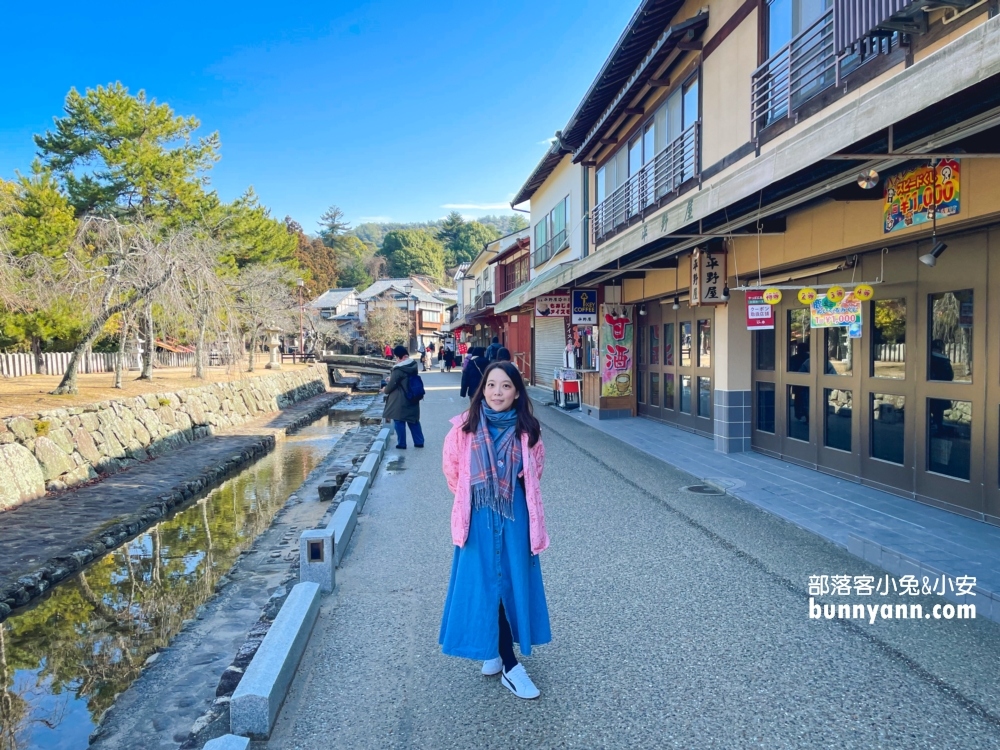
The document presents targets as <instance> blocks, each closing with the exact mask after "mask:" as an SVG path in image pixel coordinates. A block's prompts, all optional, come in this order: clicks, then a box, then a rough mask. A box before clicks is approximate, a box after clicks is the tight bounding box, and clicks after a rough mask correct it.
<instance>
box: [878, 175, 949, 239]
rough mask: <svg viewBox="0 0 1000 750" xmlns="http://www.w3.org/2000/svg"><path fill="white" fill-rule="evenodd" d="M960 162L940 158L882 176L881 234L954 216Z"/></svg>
mask: <svg viewBox="0 0 1000 750" xmlns="http://www.w3.org/2000/svg"><path fill="white" fill-rule="evenodd" d="M961 172H962V167H961V162H959V161H957V160H955V159H942V160H941V161H939V162H938V163H937V166H936V167H931V166H926V165H925V166H920V167H915V168H913V169H905V170H903V171H901V172H897V173H896V174H894V175H891V176H889V177H887V178H886V181H885V189H884V191H883V196H884V199H885V200H884V203H883V206H882V230H883V233H884V234H889V233H890V232H895V231H897V230H899V229H906V228H907V227H912V226H916V225H918V224H926V223H927V222H929V221H932V220H933V219H934V214H935V212H936V213H937V218H938V219H941V218H944V217H946V216H957V215H958V213H959V208H960V197H961V190H960V183H961Z"/></svg>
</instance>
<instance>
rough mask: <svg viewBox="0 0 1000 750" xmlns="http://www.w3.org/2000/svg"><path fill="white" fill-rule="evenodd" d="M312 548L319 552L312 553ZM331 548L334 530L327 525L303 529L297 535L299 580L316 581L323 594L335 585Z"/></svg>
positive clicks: (332, 548) (335, 562)
mask: <svg viewBox="0 0 1000 750" xmlns="http://www.w3.org/2000/svg"><path fill="white" fill-rule="evenodd" d="M314 550H315V552H318V553H319V554H318V555H316V554H313V551H314ZM333 550H334V532H333V530H331V529H330V528H329V527H327V528H325V529H306V530H305V531H303V532H302V534H301V535H300V536H299V580H300V581H311V582H312V583H316V584H318V585H319V588H320V590H321V591H322V592H323V593H324V594H329V593H331V592H332V591H333V590H334V588H336V586H337V573H336V566H337V558H336V557H335V556H334V552H333ZM317 558H318V559H317Z"/></svg>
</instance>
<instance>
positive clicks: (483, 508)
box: [439, 362, 552, 699]
mask: <svg viewBox="0 0 1000 750" xmlns="http://www.w3.org/2000/svg"><path fill="white" fill-rule="evenodd" d="M451 423H452V428H451V432H449V433H448V437H447V438H445V442H444V454H443V458H442V465H443V468H444V475H445V477H446V478H447V480H448V488H449V489H450V490H451V491H452V492H454V493H455V502H454V505H453V506H452V509H451V536H452V541H453V542H454V544H455V556H454V558H453V560H452V565H451V582H450V583H449V584H448V597H447V599H446V600H445V603H444V615H443V617H442V618H441V634H440V637H439V641H440V643H441V647H442V650H443V651H444V653H446V654H448V655H449V656H460V657H464V658H466V659H480V660H482V661H483V667H482V673H483V674H484V675H488V676H491V675H495V674H501V673H502V674H501V677H500V681H501V683H502V684H503V686H504V687H505V688H507V689H508V690H510V691H511V692H512V693H514V695H516V696H517V697H518V698H528V699H530V698H537V697H538V696H539V691H538V688H537V687H535V684H534V683H533V682H532V681H531V678H530V677H528V673H527V672H526V671H525V670H524V666H523V665H521V664H519V663H518V661H517V657H515V656H514V642H515V641H517V643H518V644H519V646H520V650H521V653H522V654H523V655H525V656H530V655H531V647H532V646H537V645H540V644H543V643H548V642H549V641H551V640H552V633H551V630H550V627H549V610H548V606H547V605H546V603H545V589H544V588H543V586H542V569H541V567H540V565H539V560H538V553H539V552H541V551H542V550H544V549H546V548H547V547H548V546H549V537H548V534H547V533H546V532H545V514H544V512H543V510H542V493H541V488H540V487H539V480H541V477H542V469H543V468H544V464H545V447H544V446H543V445H542V440H541V428H540V426H539V424H538V420H537V419H535V417H534V415H533V414H532V413H531V402H530V401H529V400H528V394H527V392H526V391H525V388H524V382H523V381H522V380H521V374H520V373H519V372H518V371H517V368H515V367H514V366H513V365H512V364H511V363H510V362H495V363H493V364H491V365H490V366H489V367H488V368H487V369H486V373H485V375H484V377H483V383H482V386H481V387H480V388H479V389H478V390H477V391H476V392H475V394H474V395H473V397H472V403H471V404H470V406H469V411H467V412H465V413H464V414H460V415H459V416H457V417H455V418H454V419H452V420H451Z"/></svg>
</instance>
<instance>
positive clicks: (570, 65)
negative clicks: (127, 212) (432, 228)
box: [0, 0, 638, 231]
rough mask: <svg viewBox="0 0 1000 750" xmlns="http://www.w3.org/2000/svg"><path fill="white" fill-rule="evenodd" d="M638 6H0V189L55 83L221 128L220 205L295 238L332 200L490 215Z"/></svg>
mask: <svg viewBox="0 0 1000 750" xmlns="http://www.w3.org/2000/svg"><path fill="white" fill-rule="evenodd" d="M637 1H638V0H625V1H624V2H607V0H512V1H511V2H509V3H477V2H469V0H463V1H460V2H427V3H421V2H412V1H409V2H404V1H403V0H385V1H383V2H369V3H364V2H356V1H355V0H350V1H339V2H338V1H335V2H332V3H331V2H310V1H308V0H290V1H286V2H278V3H275V2H270V3H259V4H254V3H235V2H230V1H228V0H227V1H225V2H212V1H211V0H209V1H207V2H205V1H203V2H200V3H193V2H185V1H181V2H178V3H174V4H172V5H171V6H170V11H169V12H160V11H157V10H155V9H154V7H155V6H159V5H161V4H159V3H148V4H146V3H130V4H119V5H117V6H115V7H114V8H113V9H112V8H111V6H108V7H107V9H104V10H97V8H98V6H95V5H93V4H87V3H79V2H73V3H69V2H65V1H64V0H57V2H55V3H53V4H49V5H46V6H45V8H44V11H43V13H44V17H42V16H40V15H39V12H40V10H41V6H39V5H37V4H33V3H30V2H26V3H6V5H7V7H6V8H5V10H4V16H5V18H4V26H5V28H6V30H7V34H5V35H4V36H5V38H4V46H5V49H4V53H5V56H6V58H7V59H8V60H18V61H22V62H23V64H24V65H23V67H20V69H19V70H18V71H16V73H15V71H14V70H12V69H10V68H9V67H8V70H7V76H6V77H5V80H4V89H5V90H4V93H3V100H4V105H3V107H2V108H0V176H2V177H5V178H10V177H12V176H13V174H14V170H16V169H17V170H21V171H26V170H27V168H28V166H29V165H30V163H31V159H32V156H33V154H34V144H33V142H32V140H31V136H32V134H34V133H38V132H42V131H44V130H45V129H47V128H50V127H51V124H52V118H53V117H54V116H56V115H59V114H60V113H61V108H62V104H63V101H64V99H65V96H66V93H67V92H68V91H69V89H70V87H71V86H75V87H76V88H77V89H79V90H81V91H82V90H83V89H85V88H88V87H90V88H92V87H94V86H96V85H98V84H107V83H109V82H112V81H121V82H122V83H123V84H125V85H126V86H128V87H129V89H130V90H131V91H132V92H136V91H138V90H139V89H145V90H146V92H147V94H148V95H149V96H151V97H155V98H156V99H157V100H158V101H161V102H167V103H168V104H170V105H171V106H172V107H173V109H174V111H175V112H177V113H178V114H184V115H195V116H196V117H198V118H199V119H200V120H201V123H202V129H203V130H204V131H205V132H206V133H208V132H211V131H213V130H218V131H219V133H220V136H221V141H222V159H221V161H220V162H219V163H218V164H217V165H216V166H215V168H214V169H213V170H212V175H211V178H212V185H213V187H214V188H215V189H216V190H218V191H219V194H220V195H221V196H222V198H223V199H224V200H231V199H232V198H234V197H236V196H237V195H238V194H239V193H240V192H242V191H243V190H244V189H245V188H246V187H247V186H248V185H253V186H254V188H255V189H256V190H257V192H258V193H259V194H260V196H261V198H262V200H263V201H264V202H265V203H266V204H267V205H268V206H270V207H271V209H272V211H273V213H274V215H275V216H276V217H278V218H282V217H284V216H285V215H286V214H289V215H291V216H293V217H294V218H296V219H297V220H298V221H300V222H301V223H302V224H303V226H304V227H305V228H306V230H307V231H314V230H315V229H316V220H317V219H318V217H319V215H320V214H321V213H322V212H323V210H324V209H325V208H326V207H327V206H328V205H330V204H332V203H336V204H338V205H339V206H341V208H343V210H344V211H345V213H346V215H347V218H348V220H349V221H351V222H352V223H358V222H360V221H363V220H365V219H370V218H371V217H386V218H390V219H392V220H395V221H416V220H423V219H434V218H439V217H441V216H444V215H445V214H447V213H448V211H449V210H450V209H449V207H450V206H469V207H467V208H460V209H459V210H460V211H461V212H462V213H463V214H465V215H467V216H474V215H481V214H484V213H498V212H499V211H498V208H499V207H500V206H504V205H506V203H507V202H508V201H509V200H510V198H511V197H513V194H514V193H515V192H516V191H517V189H518V188H519V187H520V186H521V184H522V183H523V182H524V180H525V178H526V177H527V176H528V174H529V172H530V171H531V169H532V168H533V167H534V165H535V164H536V163H537V162H538V159H539V158H540V157H541V155H542V153H543V151H544V149H545V145H544V144H543V143H542V141H544V140H545V139H546V138H549V137H550V136H551V135H552V134H553V133H554V132H555V131H556V130H558V129H559V128H561V127H562V126H563V125H565V124H566V121H567V120H568V119H569V116H570V115H571V114H572V112H573V110H574V109H575V107H576V105H577V103H578V102H579V100H580V98H581V97H582V96H583V94H584V93H585V92H586V90H587V88H588V87H589V85H590V83H591V81H592V80H593V79H594V76H595V75H596V74H597V71H598V70H599V68H600V66H601V64H602V63H603V62H604V60H605V59H606V57H607V55H608V54H609V52H610V50H611V48H612V46H613V45H614V43H615V41H617V39H618V37H619V35H620V34H621V32H622V30H623V29H624V27H625V24H626V23H627V21H628V19H629V18H630V17H631V15H632V13H633V12H634V11H635V8H636V5H637ZM144 6H145V7H144ZM100 7H102V8H103V7H104V6H100ZM472 206H482V207H483V208H475V207H472ZM508 212H509V211H508Z"/></svg>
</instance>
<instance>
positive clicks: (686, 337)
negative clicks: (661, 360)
mask: <svg viewBox="0 0 1000 750" xmlns="http://www.w3.org/2000/svg"><path fill="white" fill-rule="evenodd" d="M690 366H691V322H690V321H688V322H686V323H681V367H690Z"/></svg>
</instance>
